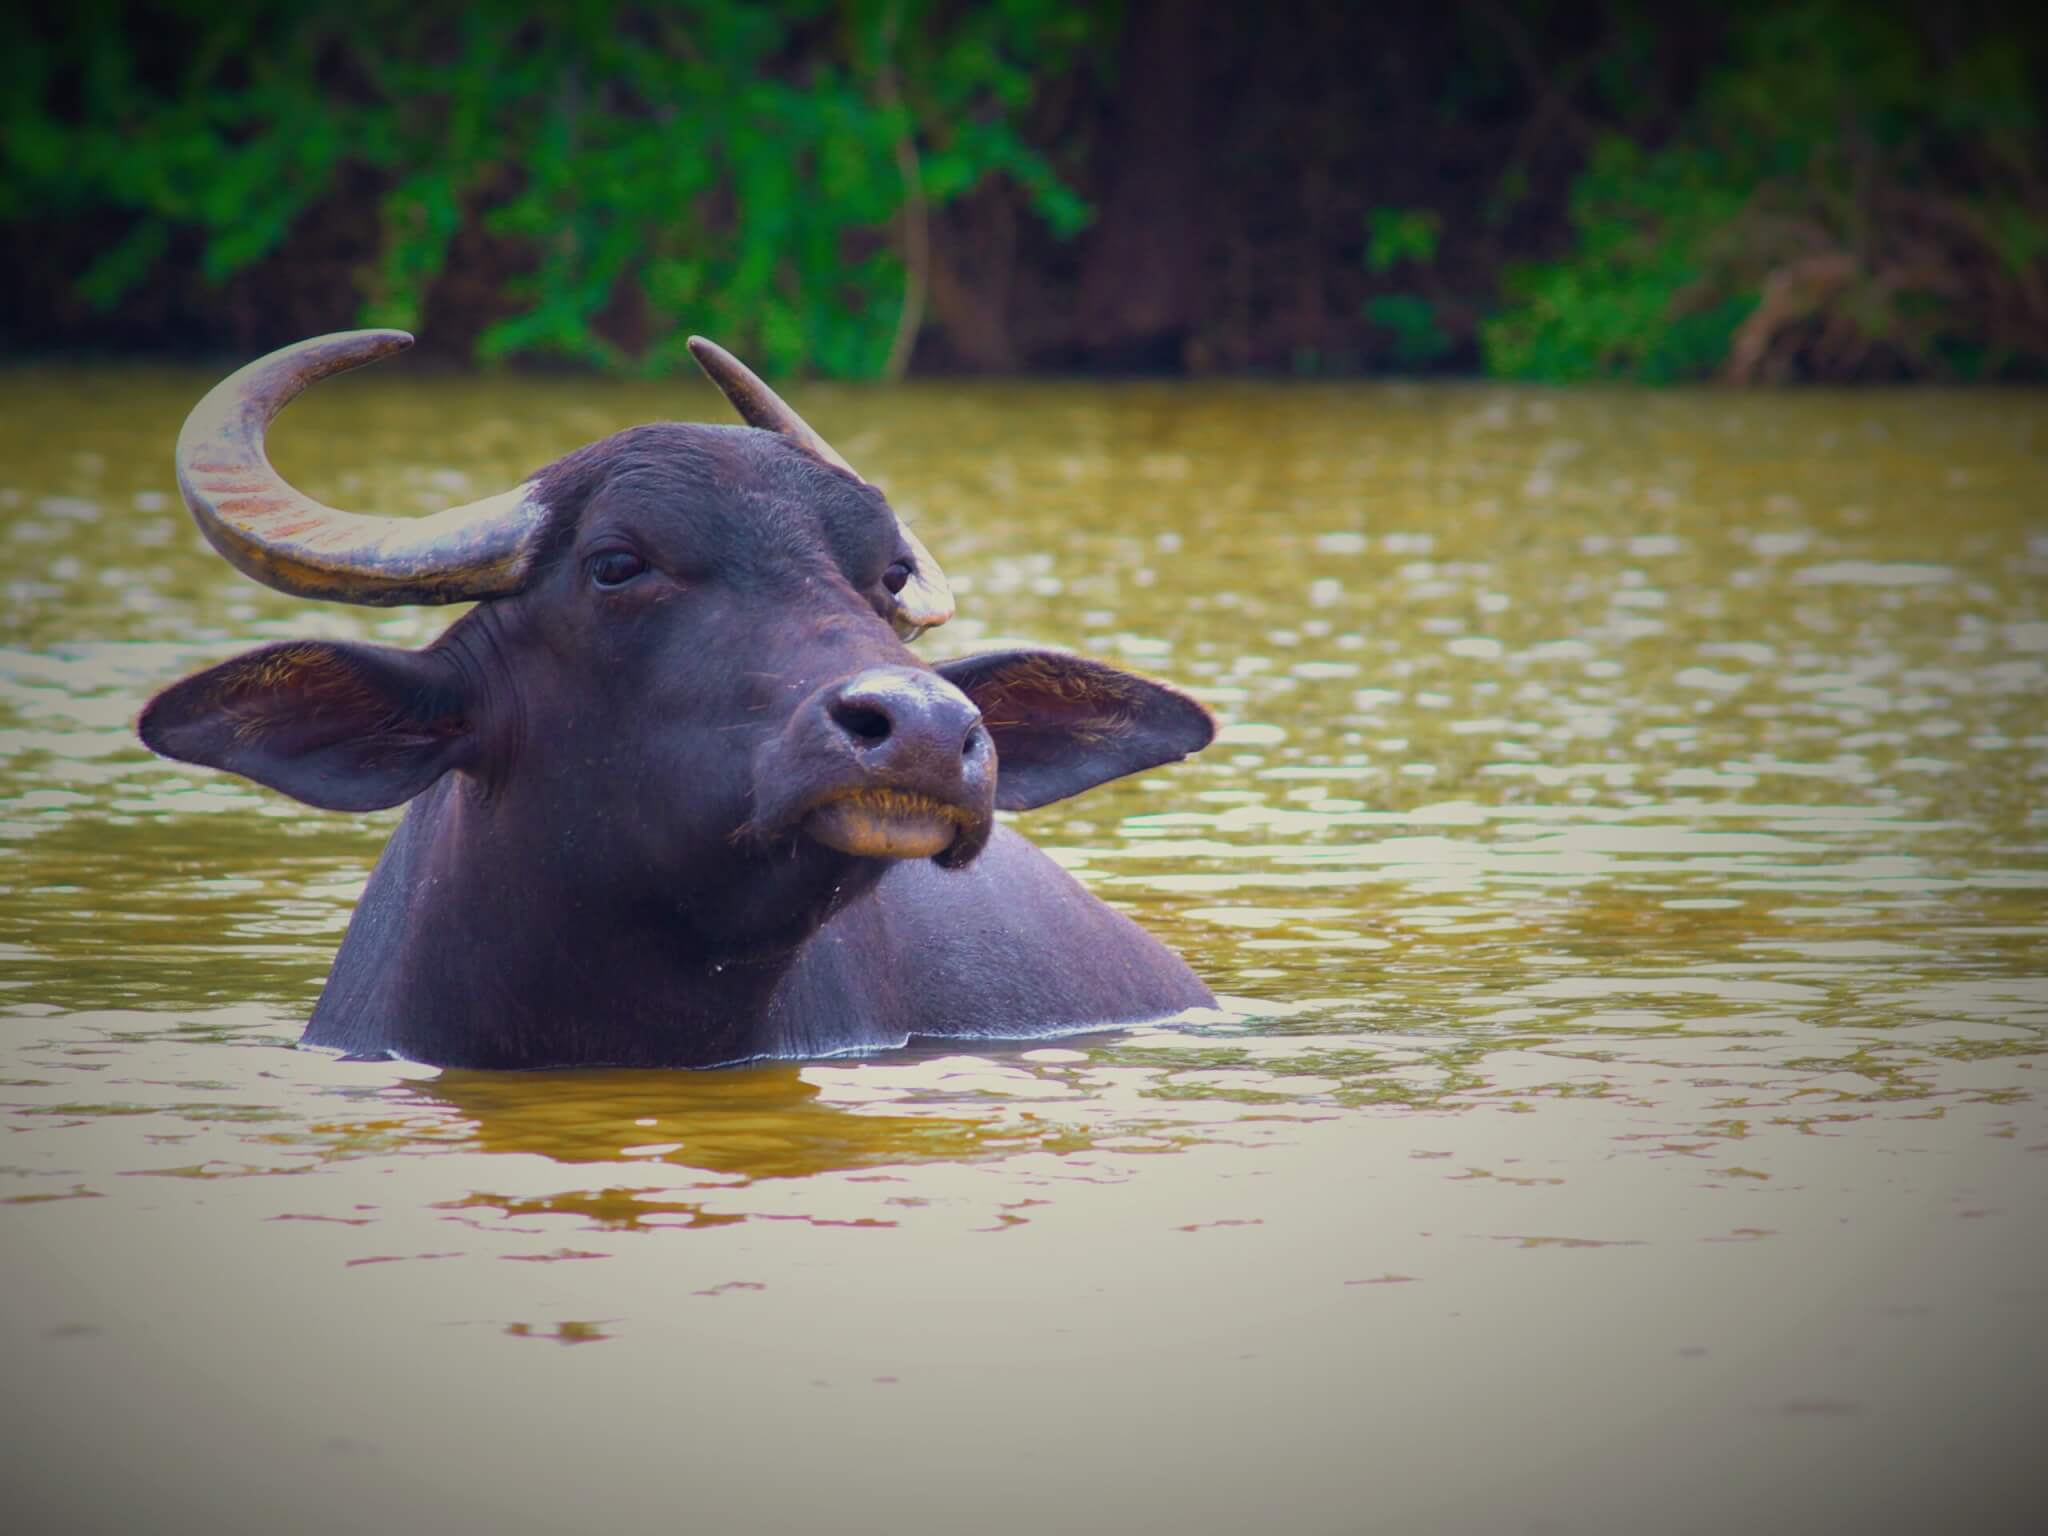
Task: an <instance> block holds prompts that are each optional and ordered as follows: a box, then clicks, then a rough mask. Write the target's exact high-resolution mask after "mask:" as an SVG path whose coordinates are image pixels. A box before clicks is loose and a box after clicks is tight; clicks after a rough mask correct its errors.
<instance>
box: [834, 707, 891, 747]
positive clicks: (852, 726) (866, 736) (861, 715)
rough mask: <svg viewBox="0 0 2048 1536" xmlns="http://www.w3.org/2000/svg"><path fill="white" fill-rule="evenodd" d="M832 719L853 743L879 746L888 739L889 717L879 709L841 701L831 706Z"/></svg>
mask: <svg viewBox="0 0 2048 1536" xmlns="http://www.w3.org/2000/svg"><path fill="white" fill-rule="evenodd" d="M832 718H833V720H834V721H835V722H837V724H838V726H839V728H840V729H841V730H842V731H844V732H846V734H847V735H849V736H851V737H852V738H853V739H854V740H855V741H858V742H862V743H865V744H866V745H868V746H879V745H880V744H881V743H882V742H885V741H887V740H888V739H889V730H890V726H889V717H888V716H887V715H885V714H883V713H882V712H881V711H880V710H879V709H870V708H868V707H867V706H866V705H864V704H853V703H849V702H847V701H846V700H844V699H842V700H840V701H839V702H838V703H836V704H834V705H833V706H832Z"/></svg>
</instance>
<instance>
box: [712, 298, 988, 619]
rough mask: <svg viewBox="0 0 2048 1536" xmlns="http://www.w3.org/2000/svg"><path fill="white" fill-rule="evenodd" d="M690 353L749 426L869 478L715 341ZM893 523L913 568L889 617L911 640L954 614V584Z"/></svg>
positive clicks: (898, 522)
mask: <svg viewBox="0 0 2048 1536" xmlns="http://www.w3.org/2000/svg"><path fill="white" fill-rule="evenodd" d="M690 355H691V356H692V357H694V358H696V359H697V364H698V366H699V367H701V368H702V369H703V370H704V372H705V373H707V374H708V375H710V378H711V382H712V383H714V384H716V385H717V386H718V387H719V388H720V389H722V390H723V391H725V398H726V399H728V400H730V401H731V402H732V405H733V409H734V410H736V411H738V412H739V413H740V420H742V421H744V422H745V423H746V424H747V425H748V426H750V427H760V428H762V429H763V430H764V431H768V432H779V433H781V434H782V435H783V436H784V437H787V438H789V439H791V440H793V441H794V442H795V443H796V444H797V446H798V447H800V448H802V449H804V450H805V451H806V452H807V453H809V454H811V455H812V457H814V458H819V459H823V460H824V461H825V462H826V463H827V464H830V465H831V466H832V467H833V468H834V469H843V470H845V471H846V472H847V473H848V474H849V475H851V476H853V478H854V479H856V480H859V481H860V482H861V484H862V485H866V484H867V483H868V482H867V481H866V480H865V479H864V478H863V477H862V475H861V473H860V471H859V470H857V469H855V468H854V467H853V466H852V465H851V464H849V463H847V462H846V460H845V459H843V458H841V457H840V456H839V451H838V450H837V449H836V448H834V447H833V446H832V445H831V444H830V443H828V442H826V441H825V439H824V438H822V437H820V436H819V435H818V434H817V433H816V432H815V431H813V430H812V429H811V425H810V423H809V422H807V421H805V420H804V419H803V417H801V416H799V415H797V413H796V412H795V411H793V410H791V409H790V408H789V406H788V404H787V403H785V402H784V400H783V398H782V396H780V395H778V394H776V393H775V391H774V390H772V389H770V388H769V387H768V386H767V385H766V384H764V383H763V382H762V381H761V377H760V375H759V374H757V373H755V372H754V370H753V369H751V368H749V367H748V366H747V365H746V364H745V363H743V362H741V361H740V360H739V359H738V358H736V357H734V356H733V355H732V354H731V353H730V352H728V351H726V350H725V348H723V347H721V346H720V345H718V343H717V342H715V341H706V340H705V339H704V338H703V337H702V336H692V337H691V338H690ZM896 528H897V531H898V532H900V533H901V534H902V535H903V542H904V543H905V544H906V545H907V546H909V549H910V556H911V565H912V569H911V572H910V579H909V580H908V581H906V582H905V583H904V584H903V590H902V591H900V592H898V593H896V594H895V607H894V610H893V611H892V612H891V613H890V615H889V622H890V623H891V624H893V625H895V626H896V632H897V633H898V634H899V635H901V636H902V637H903V638H904V639H905V640H915V639H916V638H917V637H918V636H919V635H921V634H923V633H924V632H925V631H926V630H928V629H936V628H937V627H938V626H939V625H941V624H943V623H945V622H946V620H948V619H950V618H952V617H953V589H952V588H951V587H949V586H948V585H947V584H946V573H945V572H944V571H942V570H940V569H939V562H938V561H936V560H934V559H933V558H932V552H931V551H930V550H928V549H926V548H925V547H924V541H923V540H922V539H920V538H919V537H918V536H917V535H916V534H914V533H912V532H911V531H910V528H909V525H907V524H906V523H905V522H904V521H903V519H902V518H900V517H899V518H897V519H896Z"/></svg>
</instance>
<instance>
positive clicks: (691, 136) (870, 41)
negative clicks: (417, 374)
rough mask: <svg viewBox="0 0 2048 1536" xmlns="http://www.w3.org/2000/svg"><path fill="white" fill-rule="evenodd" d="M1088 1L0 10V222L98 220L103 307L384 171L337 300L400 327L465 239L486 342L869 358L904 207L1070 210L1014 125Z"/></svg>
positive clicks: (583, 352) (253, 254) (299, 0)
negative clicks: (175, 264)
mask: <svg viewBox="0 0 2048 1536" xmlns="http://www.w3.org/2000/svg"><path fill="white" fill-rule="evenodd" d="M1110 19H1111V20H1112V21H1113V17H1111V18H1110ZM1107 24H1108V23H1106V22H1105V13H1104V12H1103V10H1102V9H1101V8H1100V7H1091V6H1088V5H1087V4H1085V3H1083V0H999V3H994V4H986V5H968V6H958V5H949V4H944V3H942V0H785V3H781V4H777V5H773V6H768V5H761V4H746V3H739V0H665V3H663V0H645V3H640V4H632V3H627V0H556V3H552V4H548V3H533V0H529V3H525V4H520V5H505V4H494V3H489V0H484V3H479V4H475V5H472V6H470V7H468V8H467V9H465V10H462V11H459V12H457V11H452V10H450V9H447V8H441V7H432V6H420V5H416V4H411V3H402V0H348V3H341V0H266V3H249V4H245V5H242V6H219V5H216V4H214V3H212V0H153V3H122V0H98V3H92V0H88V3H84V4H80V5H76V6H74V7H73V8H72V9H71V10H70V11H69V13H68V14H66V15H64V16H62V17H45V18H43V19H41V20H32V19H30V18H29V17H28V16H26V15H25V14H22V13H20V12H13V13H10V15H9V17H8V19H6V20H4V21H0V61H4V62H0V220H5V221H10V222H16V221H33V220H35V219H38V218H44V217H49V216H51V215H64V214H80V213H95V212H108V211H111V212H116V213H119V214H122V215H125V216H126V218H127V221H128V232H127V234H126V235H125V236H124V237H123V238H121V239H119V240H118V241H116V242H115V243H114V244H112V245H111V246H110V247H109V248H108V249H107V250H106V251H105V252H104V253H103V254H102V255H101V256H100V258H99V259H98V260H97V261H96V262H95V263H93V265H92V266H91V267H90V269H89V270H87V271H86V272H85V273H83V274H82V275H81V277H80V279H79V287H80V291H81V292H82V293H83V294H84V295H85V296H86V297H88V298H89V299H90V300H91V301H92V302H94V303H96V304H100V305H112V304H116V303H118V302H119V301H120V300H121V299H122V298H123V297H124V296H125V295H127V294H128V293H129V292H131V291H132V290H133V289H134V288H135V287H136V286H137V285H139V284H141V283H143V282H146V281H148V280H149V278H150V276H151V274H152V272H153V271H154V270H156V267H157V264H158V262H159V261H160V259H161V257H162V255H163V253H164V251H165V250H166V248H167V246H168V244H169V242H170V240H171V239H172V237H173V236H174V235H175V234H176V233H177V232H179V231H194V232H196V233H197V234H198V235H199V236H200V237H201V238H202V240H203V242H204V245H203V251H204V254H203V258H202V262H203V270H204V274H205V276H206V277H207V278H208V279H209V280H211V281H214V282H219V281H221V280H223V279H225V278H227V277H229V276H231V275H232V274H234V273H235V272H237V271H239V270H241V269H243V268H245V267H247V266H249V265H250V264H251V263H254V262H257V261H260V260H262V259H264V258H266V257H268V256H271V255H273V254H274V253H275V252H277V251H278V250H279V248H280V246H281V245H282V243H283V242H284V241H285V240H286V238H287V236H288V235H289V234H290V233H291V232H292V230H293V229H294V227H295V226H296V225H297V224H298V223H299V221H301V220H302V219H303V218H305V217H306V216H307V215H308V214H309V213H310V212H311V211H313V210H314V209H315V208H316V207H317V206H319V205H321V204H322V202H323V200H324V199H328V198H329V197H330V196H331V195H332V194H334V192H335V190H336V189H337V187H339V186H341V185H342V184H343V178H344V177H345V176H352V175H361V174H367V175H370V176H372V177H374V178H375V179H376V183H377V184H378V185H379V186H381V188H382V194H381V198H379V199H378V200H377V202H376V214H375V228H374V230H373V231H371V233H372V234H373V236H374V243H375V247H376V251H377V254H376V257H375V259H374V260H372V261H370V262H368V263H366V264H364V266H363V267H362V269H361V270H360V271H359V272H358V273H357V274H356V279H355V280H356V285H357V290H358V298H359V301H360V314H361V318H362V320H363V322H364V323H367V324H388V325H400V326H408V327H418V326H421V325H423V324H426V323H429V322H430V318H431V317H430V316H429V314H428V309H429V306H430V303H431V298H432V294H433V291H434V287H435V284H436V283H437V281H439V280H440V279H441V278H442V277H443V274H444V273H445V272H446V270H447V268H448V264H449V262H450V260H451V253H452V252H453V251H454V250H455V248H456V245H457V242H458V241H459V240H461V239H462V238H463V237H464V236H465V235H466V234H468V235H475V236H478V237H480V238H484V239H486V240H487V241H490V242H495V244H496V247H497V248H499V249H500V250H501V252H507V251H508V252H509V253H510V256H509V259H507V258H506V257H504V256H503V255H502V254H501V257H500V259H501V261H503V263H504V264H505V265H507V266H509V267H510V268H511V272H510V274H509V276H508V275H504V274H492V280H494V281H498V282H500V283H501V284H502V286H503V297H504V299H505V301H506V302H505V304H504V306H503V309H504V310H506V311H509V312H506V313H504V314H503V317H502V318H501V319H499V320H498V321H497V322H496V323H495V324H493V325H491V326H490V327H489V328H488V329H487V330H486V331H484V333H483V334H482V336H481V337H480V338H479V340H478V342H477V352H478V355H479V357H480V358H482V359H484V360H491V361H495V360H500V359H508V358H560V359H567V360H572V361H575V362H579V363H584V364H589V365H594V366H597V367H601V368H607V369H617V370H636V371H648V372H662V371H667V370H670V369H674V368H678V367H681V366H683V364H684V359H685V352H684V346H683V343H684V338H685V336H686V335H687V334H688V333H689V332H690V331H693V330H702V331H709V332H714V333H716V334H717V335H718V336H719V337H720V338H721V339H722V340H724V341H726V342H727V343H728V344H730V345H732V346H734V347H735V348H738V349H741V350H743V351H745V352H746V353H747V355H749V356H750V357H751V358H753V359H755V360H756V361H757V364H758V365H760V366H763V367H765V368H766V369H769V370H772V371H787V370H790V369H794V368H798V367H810V368H814V369H817V370H819V371H822V372H824V373H828V374H835V375H842V376H862V375H870V374H873V373H876V372H877V371H879V370H880V369H881V368H882V366H883V365H884V362H885V360H886V359H887V358H888V356H889V354H890V348H891V341H892V338H893V337H894V334H895V331H896V328H897V323H898V317H899V314H900V313H901V311H902V309H903V307H904V305H905V303H906V302H907V301H908V299H907V294H906V284H907V283H908V282H910V281H912V278H911V275H910V273H909V272H908V271H907V269H906V261H905V253H906V251H907V250H908V249H909V247H910V244H911V240H912V238H913V234H914V231H913V229H912V221H913V220H916V219H921V218H922V217H923V216H924V210H925V209H926V208H928V207H933V206H939V205H943V204H944V203H946V202H948V201H950V200H952V199H955V198H958V197H961V196H963V195H965V194H966V193H968V192H970V191H972V190H974V189H975V188H976V187H978V186H980V185H981V184H982V183H983V182H985V181H986V180H988V179H989V178H990V177H995V176H1006V177H1009V178H1011V179H1012V180H1014V181H1015V182H1016V183H1018V184H1019V185H1020V186H1021V187H1022V188H1023V189H1024V190H1025V192H1026V194H1027V197H1028V200H1029V203H1030V205H1031V206H1032V208H1033V209H1034V210H1035V211H1036V212H1037V213H1038V214H1039V215H1040V216H1041V217H1042V218H1044V219H1045V220H1046V221H1047V223H1048V224H1050V225H1051V226H1052V228H1053V229H1054V230H1055V231H1056V232H1058V233H1060V234H1062V235H1071V234H1072V233H1074V232H1075V231H1076V230H1078V229H1079V228H1080V227H1082V225H1084V224H1085V223H1086V221H1087V219H1088V216H1089V210H1088V208H1087V207H1086V205H1085V204H1084V203H1083V202H1082V201H1081V200H1080V199H1079V198H1078V197H1077V196H1076V195H1075V193H1074V192H1073V191H1072V190H1071V189H1070V188H1069V187H1068V186H1067V185H1066V184H1065V182H1064V181H1063V180H1062V179H1061V177H1060V175H1059V174H1058V172H1057V171H1056V170H1055V168H1054V167H1053V166H1052V165H1051V164H1050V163H1049V162H1048V160H1047V159H1046V158H1045V157H1044V156H1043V155H1042V154H1040V153H1039V152H1038V151H1037V150H1035V149H1033V148H1032V147H1031V146H1030V145H1029V144H1028V143H1027V142H1026V141H1025V139H1024V137H1023V136H1022V133H1021V131H1020V125H1021V123H1022V121H1023V117H1024V114H1025V112H1026V111H1027V109H1028V108H1029V107H1030V104H1031V101H1032V96H1033V87H1034V79H1035V77H1036V75H1037V73H1038V72H1039V71H1042V70H1045V69H1048V68H1051V69H1058V68H1061V67H1063V66H1065V65H1067V64H1070V63H1071V62H1073V61H1075V60H1077V59H1078V58H1079V57H1080V56H1081V55H1082V53H1083V52H1084V51H1085V50H1086V49H1088V48H1090V47H1091V46H1092V45H1093V44H1094V43H1095V42H1096V40H1097V39H1098V38H1099V37H1100V36H1101V35H1102V29H1103V28H1104V26H1105V25H1107ZM167 39H176V42H177V46H175V47H171V46H168V45H167V43H166V40H167ZM194 39H196V40H197V41H196V43H195V42H194Z"/></svg>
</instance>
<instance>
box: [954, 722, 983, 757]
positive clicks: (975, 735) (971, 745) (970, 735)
mask: <svg viewBox="0 0 2048 1536" xmlns="http://www.w3.org/2000/svg"><path fill="white" fill-rule="evenodd" d="M986 734H987V733H986V732H985V731H983V730H982V728H981V726H980V725H979V724H975V725H971V726H969V727H968V728H967V739H966V740H964V741H962V742H961V743H960V755H961V756H962V757H972V756H974V749H975V748H976V747H978V746H980V745H981V738H982V737H983V736H984V735H986Z"/></svg>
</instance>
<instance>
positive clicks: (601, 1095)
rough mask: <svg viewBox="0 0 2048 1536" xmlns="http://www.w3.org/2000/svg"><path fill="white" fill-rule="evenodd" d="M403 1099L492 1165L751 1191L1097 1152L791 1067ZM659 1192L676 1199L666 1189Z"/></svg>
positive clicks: (1006, 1117) (1056, 1136)
mask: <svg viewBox="0 0 2048 1536" xmlns="http://www.w3.org/2000/svg"><path fill="white" fill-rule="evenodd" d="M397 1093H398V1094H399V1095H402V1098H401V1102H402V1101H403V1099H413V1100H415V1101H418V1102H421V1103H422V1104H434V1105H446V1106H449V1107H451V1108H454V1109H456V1110H458V1111H459V1112H461V1113H462V1114H463V1115H465V1116H467V1117H469V1119H470V1120H471V1122H472V1123H473V1127H474V1133H475V1136H476V1138H477V1142H478V1144H479V1145H480V1146H481V1148H482V1149H483V1150H484V1151H487V1152H525V1153H532V1154H536V1155H538V1156H541V1157H547V1158H552V1159H554V1160H556V1161H558V1162H564V1163H633V1164H651V1165H655V1166H656V1167H659V1166H660V1165H663V1164H667V1165H670V1166H672V1167H683V1168H695V1169H701V1170H703V1171H705V1172H708V1173H714V1174H726V1175H739V1176H740V1177H742V1178H745V1179H779V1178H803V1177H807V1176H809V1175H811V1174H818V1173H838V1172H845V1171H849V1170H853V1169H859V1168H880V1167H886V1166H889V1165H893V1164H903V1163H921V1162H960V1161H968V1160H975V1159H980V1158H986V1157H991V1156H1001V1155H1004V1154H1008V1153H1015V1152H1029V1151H1049V1152H1062V1153H1064V1152H1074V1151H1079V1150H1082V1149H1084V1148H1085V1147H1086V1146H1087V1145H1088V1140H1087V1137H1086V1136H1085V1135H1084V1134H1083V1133H1082V1132H1081V1131H1079V1130H1078V1129H1076V1128H1075V1127H1072V1126H1065V1125H1056V1124H1052V1123H1048V1122H1044V1121H1039V1120H1034V1119H1026V1118H1021V1117H1016V1116H1013V1115H1011V1114H1009V1113H1007V1112H1005V1111H1004V1110H1003V1109H1002V1108H1001V1107H1000V1106H997V1105H992V1104H988V1103H983V1104H981V1105H980V1106H979V1109H978V1112H977V1111H970V1110H964V1109H963V1108H962V1107H961V1106H960V1105H958V1104H957V1103H943V1104H932V1105H930V1106H928V1107H919V1106H916V1105H914V1104H906V1103H904V1102H902V1101H900V1100H877V1101H876V1102H875V1103H874V1104H872V1105H868V1104H858V1103H856V1104H847V1103H844V1102H840V1103H834V1102H830V1101H828V1100H826V1099H825V1098H824V1096H823V1093H822V1090H821V1089H820V1088H819V1086H818V1085H817V1084H815V1083H812V1082H807V1081H805V1078H804V1075H803V1070H802V1069H801V1068H799V1067H797V1066H794V1065H784V1064H780V1063H776V1064H770V1065H764V1066H757V1067H748V1068H744V1069H741V1070H737V1071H732V1072H720V1073H716V1074H700V1073H650V1072H548V1073H518V1074H501V1073H489V1072H444V1073H443V1074H441V1076H440V1077H439V1078H438V1079H436V1080H434V1081H432V1082H426V1083H409V1084H407V1085H406V1086H405V1087H404V1088H403V1089H402V1090H398V1091H397ZM643 1149H645V1150H643ZM655 1149H658V1150H655ZM629 1153H630V1155H629ZM649 1183H650V1184H655V1183H659V1184H661V1185H663V1186H664V1187H671V1186H672V1181H671V1180H666V1179H663V1180H653V1179H651V1180H649ZM610 1193H613V1194H619V1195H621V1196H624V1197H626V1198H625V1199H623V1200H621V1201H619V1202H614V1203H617V1204H621V1205H622V1206H623V1205H627V1204H630V1196H631V1194H632V1192H631V1191H612V1192H610ZM576 1198H578V1199H591V1198H594V1197H591V1196H579V1197H576ZM490 1203H494V1204H496V1203H501V1202H495V1201H494V1202H490Z"/></svg>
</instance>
